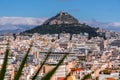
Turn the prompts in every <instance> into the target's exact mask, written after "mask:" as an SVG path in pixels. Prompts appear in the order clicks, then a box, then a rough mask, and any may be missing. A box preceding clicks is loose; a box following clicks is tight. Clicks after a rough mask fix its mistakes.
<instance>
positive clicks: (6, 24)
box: [0, 17, 47, 32]
mask: <svg viewBox="0 0 120 80" xmlns="http://www.w3.org/2000/svg"><path fill="white" fill-rule="evenodd" d="M46 19H47V18H32V17H0V32H4V31H8V30H15V31H16V30H18V31H24V30H27V29H31V28H34V27H36V26H38V25H41V24H42V23H43V22H44V21H45V20H46Z"/></svg>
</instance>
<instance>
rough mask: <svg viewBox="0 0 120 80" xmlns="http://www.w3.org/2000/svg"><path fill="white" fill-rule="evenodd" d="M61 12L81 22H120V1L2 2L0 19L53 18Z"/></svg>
mask: <svg viewBox="0 0 120 80" xmlns="http://www.w3.org/2000/svg"><path fill="white" fill-rule="evenodd" d="M60 11H65V12H69V13H70V14H72V15H73V16H75V17H76V18H77V19H80V20H98V21H103V22H120V0H0V17H3V16H8V17H9V16H10V17H13V16H15V17H16V16H17V17H18V16H19V17H37V18H41V17H51V16H54V15H55V14H56V13H58V12H60Z"/></svg>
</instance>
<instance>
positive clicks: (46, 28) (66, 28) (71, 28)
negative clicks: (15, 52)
mask: <svg viewBox="0 0 120 80" xmlns="http://www.w3.org/2000/svg"><path fill="white" fill-rule="evenodd" d="M62 32H66V33H70V34H80V33H84V32H86V33H89V36H90V37H95V36H97V33H96V28H92V27H90V26H88V25H85V24H84V25H76V26H75V25H72V24H61V25H41V26H38V27H36V28H34V29H31V30H27V31H25V32H23V33H40V34H48V33H49V34H59V33H62Z"/></svg>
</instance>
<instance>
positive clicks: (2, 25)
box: [0, 17, 120, 34]
mask: <svg viewBox="0 0 120 80" xmlns="http://www.w3.org/2000/svg"><path fill="white" fill-rule="evenodd" d="M47 19H48V18H33V17H0V34H1V33H9V32H10V33H18V32H23V31H25V30H30V29H33V28H35V27H36V26H38V25H41V24H47V23H48V22H47V21H48V20H47ZM46 20H47V21H46ZM44 21H46V22H45V23H44ZM77 21H78V20H77ZM79 22H80V23H86V24H88V25H89V26H93V27H100V28H103V29H106V30H112V31H117V32H119V30H120V22H100V21H97V20H91V21H82V20H79Z"/></svg>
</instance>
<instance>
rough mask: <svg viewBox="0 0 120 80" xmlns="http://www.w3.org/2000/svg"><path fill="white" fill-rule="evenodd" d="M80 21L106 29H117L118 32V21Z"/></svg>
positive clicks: (119, 24)
mask: <svg viewBox="0 0 120 80" xmlns="http://www.w3.org/2000/svg"><path fill="white" fill-rule="evenodd" d="M80 22H81V23H86V24H88V25H90V26H93V27H100V28H103V29H107V30H112V31H118V32H120V31H119V30H120V22H101V21H97V20H91V21H80Z"/></svg>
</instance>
